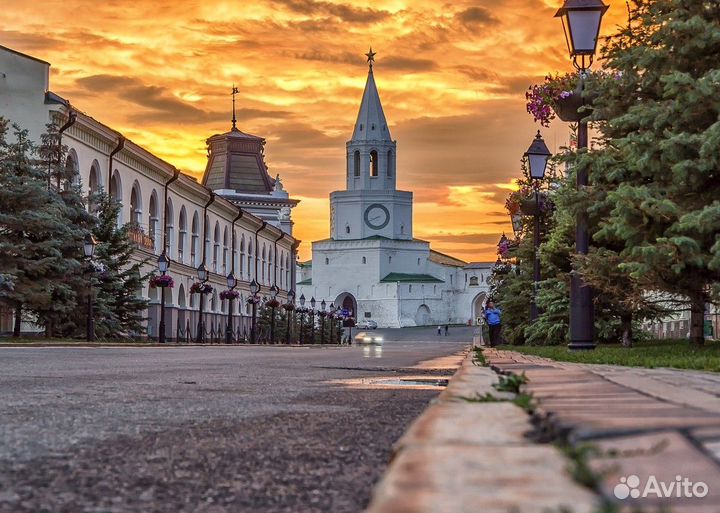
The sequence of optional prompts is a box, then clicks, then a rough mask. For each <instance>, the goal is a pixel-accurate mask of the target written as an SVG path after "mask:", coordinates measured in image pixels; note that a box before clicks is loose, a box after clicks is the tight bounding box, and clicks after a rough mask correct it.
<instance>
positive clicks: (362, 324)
mask: <svg viewBox="0 0 720 513" xmlns="http://www.w3.org/2000/svg"><path fill="white" fill-rule="evenodd" d="M355 327H356V328H360V329H361V330H376V329H377V322H375V321H373V320H372V319H363V320H362V321H358V322H357V323H356V324H355Z"/></svg>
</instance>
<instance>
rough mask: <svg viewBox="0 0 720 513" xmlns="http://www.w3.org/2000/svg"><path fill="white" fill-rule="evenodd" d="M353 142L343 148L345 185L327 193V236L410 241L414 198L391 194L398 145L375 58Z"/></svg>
mask: <svg viewBox="0 0 720 513" xmlns="http://www.w3.org/2000/svg"><path fill="white" fill-rule="evenodd" d="M366 55H367V58H368V63H369V65H370V69H369V71H368V78H367V83H366V84H365V91H364V92H363V98H362V103H361V104H360V111H359V112H358V117H357V121H356V122H355V129H354V130H353V135H352V139H350V140H349V141H348V142H347V144H346V147H347V186H346V190H344V191H337V192H333V193H331V194H330V237H331V238H332V239H333V240H357V239H367V238H370V237H377V236H379V237H384V238H387V239H396V240H411V239H412V193H411V192H407V191H398V190H396V189H395V184H396V179H397V173H396V165H395V163H396V159H397V153H396V146H397V143H396V141H393V140H392V138H391V137H390V129H389V127H388V124H387V121H386V119H385V113H384V112H383V108H382V103H381V102H380V95H379V94H378V90H377V86H376V85H375V77H374V75H373V62H374V61H375V53H374V52H373V51H372V48H371V49H370V52H368V53H367V54H366Z"/></svg>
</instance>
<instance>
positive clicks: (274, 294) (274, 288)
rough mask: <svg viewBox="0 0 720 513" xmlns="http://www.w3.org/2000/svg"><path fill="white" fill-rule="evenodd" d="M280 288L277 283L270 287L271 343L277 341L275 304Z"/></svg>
mask: <svg viewBox="0 0 720 513" xmlns="http://www.w3.org/2000/svg"><path fill="white" fill-rule="evenodd" d="M278 292H280V290H279V289H278V288H277V285H273V286H272V287H270V343H271V344H274V343H275V306H276V304H277V299H276V298H277V295H278Z"/></svg>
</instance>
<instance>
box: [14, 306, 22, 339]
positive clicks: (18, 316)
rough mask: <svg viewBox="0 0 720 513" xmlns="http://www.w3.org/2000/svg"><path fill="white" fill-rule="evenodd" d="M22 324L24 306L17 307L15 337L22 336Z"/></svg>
mask: <svg viewBox="0 0 720 513" xmlns="http://www.w3.org/2000/svg"><path fill="white" fill-rule="evenodd" d="M21 324H22V305H17V307H15V324H14V325H13V337H15V338H17V337H19V336H20V325H21Z"/></svg>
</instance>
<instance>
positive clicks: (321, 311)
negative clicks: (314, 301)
mask: <svg viewBox="0 0 720 513" xmlns="http://www.w3.org/2000/svg"><path fill="white" fill-rule="evenodd" d="M329 314H330V312H326V311H325V310H320V311H319V312H318V315H319V316H320V317H327V316H328V315H329Z"/></svg>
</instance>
